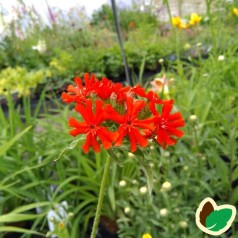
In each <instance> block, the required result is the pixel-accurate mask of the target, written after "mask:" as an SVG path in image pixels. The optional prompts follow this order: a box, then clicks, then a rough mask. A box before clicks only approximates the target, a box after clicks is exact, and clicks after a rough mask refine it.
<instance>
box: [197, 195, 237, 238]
mask: <svg viewBox="0 0 238 238" xmlns="http://www.w3.org/2000/svg"><path fill="white" fill-rule="evenodd" d="M235 217H236V208H235V207H234V206H232V205H228V204H225V205H221V206H217V204H216V202H215V201H214V200H213V199H212V198H205V199H204V200H203V201H202V202H201V203H200V205H199V207H198V209H197V211H196V224H197V226H198V227H199V229H200V230H202V231H203V232H205V233H207V234H209V235H213V236H218V235H221V234H222V233H224V232H226V231H227V230H228V229H229V228H230V227H231V224H232V222H233V221H234V219H235Z"/></svg>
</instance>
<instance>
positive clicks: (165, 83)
mask: <svg viewBox="0 0 238 238" xmlns="http://www.w3.org/2000/svg"><path fill="white" fill-rule="evenodd" d="M173 81H174V79H173V78H171V79H167V77H166V75H165V74H164V75H163V77H162V78H155V79H154V80H153V81H152V82H150V84H151V85H152V91H154V92H162V91H163V92H164V94H165V95H166V94H169V84H171V83H172V82H173Z"/></svg>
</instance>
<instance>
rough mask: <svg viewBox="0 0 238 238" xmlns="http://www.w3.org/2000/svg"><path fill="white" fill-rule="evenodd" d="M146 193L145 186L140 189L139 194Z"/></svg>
mask: <svg viewBox="0 0 238 238" xmlns="http://www.w3.org/2000/svg"><path fill="white" fill-rule="evenodd" d="M147 191H148V189H147V187H145V186H144V187H141V188H140V193H141V194H146V193H147Z"/></svg>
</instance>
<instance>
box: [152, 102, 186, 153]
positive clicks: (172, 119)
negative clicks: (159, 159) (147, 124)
mask: <svg viewBox="0 0 238 238" xmlns="http://www.w3.org/2000/svg"><path fill="white" fill-rule="evenodd" d="M172 108H173V105H172V104H170V103H166V104H164V105H163V108H162V115H160V114H159V113H158V112H157V111H156V110H155V107H154V108H152V112H153V114H154V115H155V118H154V124H155V127H156V129H155V133H156V135H157V138H156V141H157V142H158V144H159V145H161V146H162V147H163V148H164V149H165V148H166V147H167V145H174V144H176V140H175V138H174V136H176V137H182V136H183V134H184V133H183V132H182V131H180V130H178V129H177V128H178V127H183V126H184V125H185V123H184V120H183V118H182V115H181V113H180V112H176V113H174V114H170V112H171V110H172Z"/></svg>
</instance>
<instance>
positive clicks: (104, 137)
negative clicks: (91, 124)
mask: <svg viewBox="0 0 238 238" xmlns="http://www.w3.org/2000/svg"><path fill="white" fill-rule="evenodd" d="M97 136H98V137H99V138H100V140H101V141H102V144H103V147H104V148H105V149H109V148H110V147H112V142H114V141H115V140H116V139H117V136H118V135H117V133H115V132H111V131H108V130H107V129H106V128H104V127H99V129H98V131H97Z"/></svg>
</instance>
